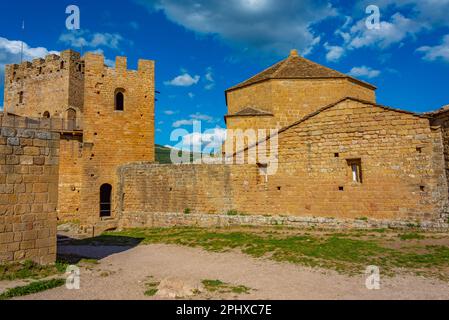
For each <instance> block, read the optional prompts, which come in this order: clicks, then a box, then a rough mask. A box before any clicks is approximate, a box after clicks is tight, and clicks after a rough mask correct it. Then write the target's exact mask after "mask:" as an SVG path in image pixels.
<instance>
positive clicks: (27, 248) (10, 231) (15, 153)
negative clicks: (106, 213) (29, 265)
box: [0, 113, 59, 264]
mask: <svg viewBox="0 0 449 320" xmlns="http://www.w3.org/2000/svg"><path fill="white" fill-rule="evenodd" d="M28 120H29V119H26V118H21V117H17V116H7V115H5V114H2V113H0V124H1V134H0V263H3V262H11V261H23V260H33V261H35V262H37V263H40V264H48V263H52V262H54V261H55V259H56V224H57V221H56V206H57V202H58V170H59V167H58V153H59V133H52V132H50V131H48V130H47V129H45V127H44V126H42V124H40V123H39V121H28Z"/></svg>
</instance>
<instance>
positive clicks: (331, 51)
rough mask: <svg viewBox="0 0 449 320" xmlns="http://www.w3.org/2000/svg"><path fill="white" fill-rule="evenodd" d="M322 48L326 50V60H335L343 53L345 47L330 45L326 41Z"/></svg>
mask: <svg viewBox="0 0 449 320" xmlns="http://www.w3.org/2000/svg"><path fill="white" fill-rule="evenodd" d="M324 48H325V49H326V50H327V54H326V60H327V61H331V62H336V61H338V60H340V58H341V57H342V56H343V55H344V54H345V49H344V48H343V47H340V46H331V45H329V44H328V43H327V42H326V43H325V44H324Z"/></svg>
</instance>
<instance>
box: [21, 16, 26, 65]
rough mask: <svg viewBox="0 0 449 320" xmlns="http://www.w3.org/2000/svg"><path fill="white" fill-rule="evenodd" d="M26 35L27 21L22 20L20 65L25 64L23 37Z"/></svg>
mask: <svg viewBox="0 0 449 320" xmlns="http://www.w3.org/2000/svg"><path fill="white" fill-rule="evenodd" d="M24 34H25V20H22V43H21V48H20V63H22V62H23V37H24Z"/></svg>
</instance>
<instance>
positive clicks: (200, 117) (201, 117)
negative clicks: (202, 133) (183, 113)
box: [190, 112, 215, 123]
mask: <svg viewBox="0 0 449 320" xmlns="http://www.w3.org/2000/svg"><path fill="white" fill-rule="evenodd" d="M190 118H191V119H194V120H200V121H206V122H209V123H212V122H215V119H214V118H213V117H211V116H209V115H207V114H201V113H199V112H197V113H195V114H191V115H190Z"/></svg>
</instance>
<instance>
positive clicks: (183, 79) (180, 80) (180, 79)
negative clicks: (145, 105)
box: [165, 73, 201, 87]
mask: <svg viewBox="0 0 449 320" xmlns="http://www.w3.org/2000/svg"><path fill="white" fill-rule="evenodd" d="M200 78H201V77H200V76H198V75H196V76H194V77H192V76H191V75H190V74H188V73H184V74H182V75H180V76H177V77H176V78H174V79H173V80H170V81H166V82H165V85H167V86H175V87H190V86H193V85H195V84H197V83H198V82H199V81H200Z"/></svg>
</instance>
